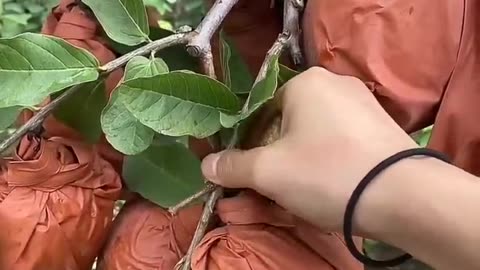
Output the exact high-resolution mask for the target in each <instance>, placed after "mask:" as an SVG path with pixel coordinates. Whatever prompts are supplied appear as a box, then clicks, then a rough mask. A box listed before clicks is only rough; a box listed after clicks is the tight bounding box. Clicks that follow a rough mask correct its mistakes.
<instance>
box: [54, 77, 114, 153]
mask: <svg viewBox="0 0 480 270" xmlns="http://www.w3.org/2000/svg"><path fill="white" fill-rule="evenodd" d="M106 104H107V97H106V96H105V80H103V79H101V80H99V81H93V82H89V83H85V84H83V85H82V86H81V89H79V90H78V91H76V92H75V93H74V94H73V95H72V96H71V97H69V98H68V99H67V100H65V101H64V102H62V103H60V105H59V106H58V107H57V109H56V110H55V111H54V115H55V117H56V118H57V119H58V120H60V121H62V122H63V123H65V124H66V125H67V126H69V127H71V128H73V129H75V130H77V131H78V132H79V133H80V134H81V135H82V136H83V138H85V139H86V140H87V141H88V142H90V143H96V142H98V140H99V139H100V137H101V135H102V128H101V125H100V115H101V113H102V110H103V108H104V107H105V105H106Z"/></svg>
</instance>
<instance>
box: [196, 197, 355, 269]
mask: <svg viewBox="0 0 480 270" xmlns="http://www.w3.org/2000/svg"><path fill="white" fill-rule="evenodd" d="M217 214H218V216H219V218H220V220H221V221H222V222H223V223H224V224H225V226H223V227H220V228H217V229H215V230H213V231H211V232H209V233H208V234H207V235H206V236H205V238H204V239H203V241H202V242H201V243H200V245H199V246H198V248H197V249H196V251H195V252H194V254H193V258H192V270H216V269H218V270H220V269H221V270H228V269H232V270H233V269H235V270H240V269H245V270H263V269H265V270H277V269H278V270H281V269H309V268H311V267H315V269H325V270H326V269H329V270H330V269H331V270H333V269H335V270H357V269H363V266H362V265H361V264H360V263H359V262H358V261H356V260H355V258H353V257H352V256H351V255H350V254H349V253H348V250H347V249H346V246H345V243H344V242H343V240H342V239H341V238H340V237H339V236H338V235H337V234H334V233H326V232H322V231H320V230H318V229H316V228H315V227H313V226H311V225H309V224H307V223H306V222H304V221H302V220H299V219H298V218H296V217H295V216H293V215H291V214H289V213H287V212H286V211H285V210H283V209H282V208H280V207H279V206H278V205H276V204H275V203H273V202H271V201H269V200H267V199H266V198H264V197H262V196H260V195H258V194H255V193H253V192H247V193H244V194H241V195H239V196H236V197H233V198H226V199H222V200H220V201H219V203H218V206H217ZM357 240H360V239H357Z"/></svg>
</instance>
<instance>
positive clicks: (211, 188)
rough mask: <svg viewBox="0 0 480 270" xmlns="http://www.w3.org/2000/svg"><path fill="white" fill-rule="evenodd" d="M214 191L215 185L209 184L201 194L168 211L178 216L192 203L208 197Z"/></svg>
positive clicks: (194, 195)
mask: <svg viewBox="0 0 480 270" xmlns="http://www.w3.org/2000/svg"><path fill="white" fill-rule="evenodd" d="M214 189H215V185H213V184H212V183H207V186H206V187H205V188H203V189H202V190H200V191H199V192H197V193H195V194H193V195H192V196H190V197H188V198H186V199H185V200H183V201H181V202H180V203H178V204H177V205H175V206H173V207H170V208H169V209H168V211H169V212H170V214H172V215H176V214H177V213H178V211H179V210H181V209H183V208H185V207H187V206H188V205H190V204H191V203H192V202H194V201H196V200H198V199H200V198H201V197H203V196H205V195H207V194H208V193H210V192H212V191H213V190H214Z"/></svg>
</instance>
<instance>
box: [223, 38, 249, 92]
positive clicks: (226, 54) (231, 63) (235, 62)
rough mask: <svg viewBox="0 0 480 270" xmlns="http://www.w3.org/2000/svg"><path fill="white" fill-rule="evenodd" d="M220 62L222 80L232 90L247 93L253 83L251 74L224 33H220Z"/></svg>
mask: <svg viewBox="0 0 480 270" xmlns="http://www.w3.org/2000/svg"><path fill="white" fill-rule="evenodd" d="M220 53H221V58H220V60H221V61H220V63H221V65H222V72H223V80H224V83H225V85H227V86H228V87H229V88H230V89H232V91H233V92H235V93H237V94H247V93H248V92H250V89H251V88H252V85H253V76H252V74H251V73H250V71H249V70H248V66H247V64H246V63H245V61H243V59H242V57H241V56H240V54H239V53H238V51H237V50H236V48H235V46H234V44H233V42H231V41H230V40H229V39H228V37H226V36H225V35H224V34H222V35H220Z"/></svg>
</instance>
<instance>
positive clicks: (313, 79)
mask: <svg viewBox="0 0 480 270" xmlns="http://www.w3.org/2000/svg"><path fill="white" fill-rule="evenodd" d="M276 99H277V101H278V102H277V104H279V107H280V109H281V111H282V116H283V119H282V131H281V138H280V139H279V140H277V141H275V142H274V143H272V144H270V145H268V146H263V147H258V148H254V149H251V150H246V151H242V150H227V151H223V152H220V153H216V154H211V155H209V156H207V157H206V158H205V159H204V160H203V162H202V171H203V173H204V175H205V177H206V178H207V179H209V180H210V181H212V182H214V183H217V184H220V185H222V186H225V187H231V188H251V189H254V190H256V191H258V192H259V193H261V194H263V195H265V196H266V197H269V198H271V199H272V200H275V201H276V202H277V203H278V204H279V205H281V206H282V207H284V208H286V209H288V210H289V211H291V212H293V213H295V214H296V215H298V216H299V217H301V218H303V219H305V220H307V221H309V222H312V223H313V224H315V225H316V226H318V227H320V228H322V229H324V230H327V231H341V228H342V224H343V214H344V211H345V207H346V204H347V201H348V199H349V198H350V195H351V193H352V191H353V190H354V188H355V187H356V185H357V184H358V182H359V181H360V180H361V179H362V178H363V177H364V176H365V175H366V174H367V173H368V171H369V170H370V169H372V168H373V167H374V166H375V165H377V164H378V163H379V162H381V161H382V160H384V159H385V158H387V157H389V156H391V155H393V154H395V153H397V152H399V151H402V150H405V149H409V148H415V147H417V145H416V143H415V142H414V141H413V140H412V139H411V138H410V137H409V136H408V134H406V133H405V132H404V131H403V130H402V129H401V128H400V127H399V126H398V125H397V124H396V123H395V122H394V120H393V119H392V118H391V117H390V116H389V115H388V114H387V113H386V112H385V111H384V110H383V108H382V107H381V106H380V104H379V103H378V102H377V101H376V99H375V98H374V96H373V94H372V93H371V91H370V90H369V89H368V88H367V87H366V86H365V85H364V84H363V83H362V82H361V81H360V80H358V79H356V78H353V77H349V76H341V75H337V74H334V73H331V72H329V71H327V70H325V69H323V68H319V67H313V68H310V69H308V70H307V71H305V72H303V73H301V74H300V75H298V76H296V77H295V78H293V79H292V80H290V81H289V82H288V83H287V84H285V85H284V86H283V87H282V89H279V91H278V96H277V97H276ZM478 209H480V184H479V181H478V179H477V178H476V177H474V176H472V175H470V174H468V173H466V172H464V171H462V170H460V169H458V168H455V167H454V166H451V165H448V164H446V163H444V162H441V161H438V160H435V159H433V158H426V157H420V158H417V157H414V158H410V159H406V160H402V161H400V162H397V163H396V164H394V165H392V166H390V167H389V168H387V169H386V170H385V171H384V172H383V173H381V174H380V175H378V176H377V178H376V179H375V180H374V181H373V182H372V183H371V184H370V185H369V187H367V189H366V190H365V192H364V193H363V194H362V197H361V199H360V202H359V204H358V205H357V207H356V210H355V217H354V226H355V228H354V229H355V231H356V233H357V234H358V235H360V236H364V237H369V238H374V239H378V240H381V241H384V242H387V243H389V244H392V245H395V246H397V247H399V248H402V249H404V250H406V251H407V252H409V253H411V254H412V255H414V256H416V257H417V258H419V259H421V260H423V261H425V262H426V263H429V264H430V265H432V266H434V267H436V269H480V259H479V258H478V250H480V229H478V224H480V210H478Z"/></svg>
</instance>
